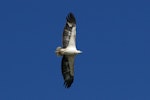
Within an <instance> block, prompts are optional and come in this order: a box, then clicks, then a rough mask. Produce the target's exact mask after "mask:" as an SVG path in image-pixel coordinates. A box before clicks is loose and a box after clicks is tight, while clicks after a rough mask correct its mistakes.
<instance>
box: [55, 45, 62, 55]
mask: <svg viewBox="0 0 150 100" xmlns="http://www.w3.org/2000/svg"><path fill="white" fill-rule="evenodd" d="M61 49H62V48H61V47H57V48H56V51H55V53H56V55H57V56H62V55H61Z"/></svg>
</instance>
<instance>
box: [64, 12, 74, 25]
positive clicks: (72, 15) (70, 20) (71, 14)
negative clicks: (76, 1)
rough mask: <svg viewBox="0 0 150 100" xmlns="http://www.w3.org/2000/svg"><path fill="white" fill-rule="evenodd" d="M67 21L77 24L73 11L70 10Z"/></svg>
mask: <svg viewBox="0 0 150 100" xmlns="http://www.w3.org/2000/svg"><path fill="white" fill-rule="evenodd" d="M66 19H67V21H68V22H70V23H75V24H76V19H75V16H74V14H73V13H72V12H69V14H68V16H67V17H66Z"/></svg>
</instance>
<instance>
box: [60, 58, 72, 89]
mask: <svg viewBox="0 0 150 100" xmlns="http://www.w3.org/2000/svg"><path fill="white" fill-rule="evenodd" d="M61 66H62V74H63V78H64V85H65V87H66V88H69V87H70V86H71V84H72V83H73V80H74V76H72V75H71V73H70V66H69V60H68V57H67V56H63V58H62V63H61Z"/></svg>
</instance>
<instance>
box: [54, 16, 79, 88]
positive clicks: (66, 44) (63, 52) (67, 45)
mask: <svg viewBox="0 0 150 100" xmlns="http://www.w3.org/2000/svg"><path fill="white" fill-rule="evenodd" d="M62 45H63V46H62V47H57V48H56V51H55V53H56V54H57V56H62V62H61V70H62V75H63V78H64V85H65V87H66V88H69V87H70V86H71V84H72V83H73V80H74V59H75V56H76V55H77V54H80V53H82V51H80V50H77V48H76V19H75V17H74V15H73V14H72V13H69V14H68V16H67V17H66V25H65V27H64V30H63V40H62Z"/></svg>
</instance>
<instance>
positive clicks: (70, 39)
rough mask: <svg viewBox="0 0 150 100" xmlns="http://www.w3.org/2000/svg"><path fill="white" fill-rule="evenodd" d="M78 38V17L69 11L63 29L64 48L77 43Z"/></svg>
mask: <svg viewBox="0 0 150 100" xmlns="http://www.w3.org/2000/svg"><path fill="white" fill-rule="evenodd" d="M75 38H76V19H75V17H74V15H73V14H72V13H69V14H68V16H67V17H66V25H65V27H64V31H63V48H66V47H68V46H69V45H70V46H74V47H76V46H75V45H76V44H75Z"/></svg>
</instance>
